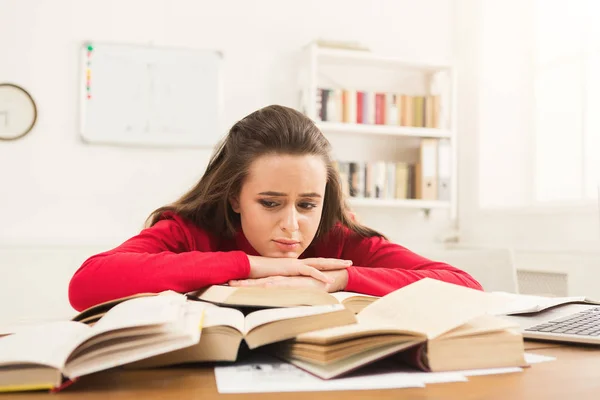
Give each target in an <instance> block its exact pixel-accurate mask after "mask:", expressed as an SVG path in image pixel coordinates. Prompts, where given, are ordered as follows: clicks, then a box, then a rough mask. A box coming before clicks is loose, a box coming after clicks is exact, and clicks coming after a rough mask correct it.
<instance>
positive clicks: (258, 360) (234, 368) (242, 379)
mask: <svg viewBox="0 0 600 400" xmlns="http://www.w3.org/2000/svg"><path fill="white" fill-rule="evenodd" d="M215 378H216V380H217V389H218V391H219V393H265V392H313V391H331V390H368V389H399V388H408V387H424V386H425V384H426V383H440V382H465V381H466V380H467V378H465V377H464V376H462V375H461V374H457V373H454V372H440V373H423V372H419V371H413V370H410V369H408V368H406V367H403V366H400V365H393V364H391V363H389V364H388V363H385V365H384V363H376V364H373V365H372V366H369V367H366V368H362V369H361V370H360V371H359V372H355V373H353V374H350V375H348V376H346V377H341V378H336V379H331V380H323V379H320V378H318V377H316V376H314V375H311V374H309V373H308V372H305V371H303V370H301V369H299V368H297V367H295V366H293V365H291V364H288V363H285V362H283V361H280V360H278V359H276V358H272V357H269V356H265V355H258V354H257V355H253V356H251V358H249V359H247V360H244V361H243V362H240V363H236V364H235V365H228V366H217V367H215Z"/></svg>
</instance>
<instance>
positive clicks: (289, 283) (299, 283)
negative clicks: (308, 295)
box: [229, 269, 348, 293]
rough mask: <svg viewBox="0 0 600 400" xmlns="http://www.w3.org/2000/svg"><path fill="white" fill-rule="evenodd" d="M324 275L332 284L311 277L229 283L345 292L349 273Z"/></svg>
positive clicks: (340, 271)
mask: <svg viewBox="0 0 600 400" xmlns="http://www.w3.org/2000/svg"><path fill="white" fill-rule="evenodd" d="M322 273H323V275H325V276H326V277H327V278H329V281H330V283H324V282H323V281H321V280H317V279H315V278H313V277H310V276H269V277H266V278H257V279H243V280H238V281H229V286H237V287H279V288H287V289H306V288H312V289H320V290H324V291H327V292H330V293H331V292H338V291H340V290H344V289H345V288H346V285H347V284H348V271H346V270H345V269H338V270H333V271H323V272H322Z"/></svg>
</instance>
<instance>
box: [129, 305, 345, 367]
mask: <svg viewBox="0 0 600 400" xmlns="http://www.w3.org/2000/svg"><path fill="white" fill-rule="evenodd" d="M190 303H191V304H192V305H194V306H195V307H199V308H203V309H204V310H205V317H204V324H203V329H202V340H201V341H200V342H199V343H198V344H195V345H193V346H191V347H188V348H185V349H181V350H178V351H174V352H171V353H168V354H162V355H159V356H156V357H152V358H148V359H145V360H142V361H139V362H136V363H133V364H131V365H129V366H128V367H131V368H147V367H157V366H165V365H174V364H182V363H194V362H205V361H235V360H236V359H237V355H238V350H239V348H240V344H241V342H242V340H244V341H245V342H246V344H247V346H248V348H249V349H255V348H257V347H260V346H264V345H266V344H271V343H275V342H280V341H283V340H287V339H292V338H294V337H296V336H297V335H299V334H301V333H305V332H310V331H314V330H320V329H324V328H330V327H336V326H343V325H348V324H355V323H356V317H355V315H354V313H353V312H352V311H350V310H348V309H346V308H345V307H344V306H342V305H341V304H330V305H324V306H300V307H289V308H269V309H264V310H258V311H254V312H251V313H250V314H248V315H246V316H244V314H243V313H242V312H241V311H239V310H237V309H234V308H228V307H219V306H216V305H213V304H210V303H204V302H200V301H193V302H190Z"/></svg>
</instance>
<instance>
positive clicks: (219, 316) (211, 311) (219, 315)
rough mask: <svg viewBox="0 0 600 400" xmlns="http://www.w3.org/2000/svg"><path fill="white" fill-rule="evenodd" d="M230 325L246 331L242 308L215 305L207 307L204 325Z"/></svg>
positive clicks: (242, 331)
mask: <svg viewBox="0 0 600 400" xmlns="http://www.w3.org/2000/svg"><path fill="white" fill-rule="evenodd" d="M213 326H230V327H232V328H234V329H237V330H238V331H239V332H240V333H242V334H243V333H244V314H243V313H242V312H241V311H240V310H236V309H235V308H229V307H217V306H213V307H210V308H206V310H205V314H204V327H205V328H210V327H213Z"/></svg>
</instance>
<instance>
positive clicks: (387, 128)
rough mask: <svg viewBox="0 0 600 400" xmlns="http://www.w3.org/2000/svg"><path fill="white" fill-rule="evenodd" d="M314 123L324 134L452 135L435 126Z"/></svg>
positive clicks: (437, 136)
mask: <svg viewBox="0 0 600 400" xmlns="http://www.w3.org/2000/svg"><path fill="white" fill-rule="evenodd" d="M316 125H317V127H318V128H319V129H320V130H321V132H323V133H324V134H325V135H327V134H330V133H351V134H359V135H385V136H407V137H419V138H420V137H429V138H450V137H451V136H452V132H450V131H449V130H445V129H436V128H417V127H411V126H391V125H369V124H350V123H343V122H317V123H316Z"/></svg>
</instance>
